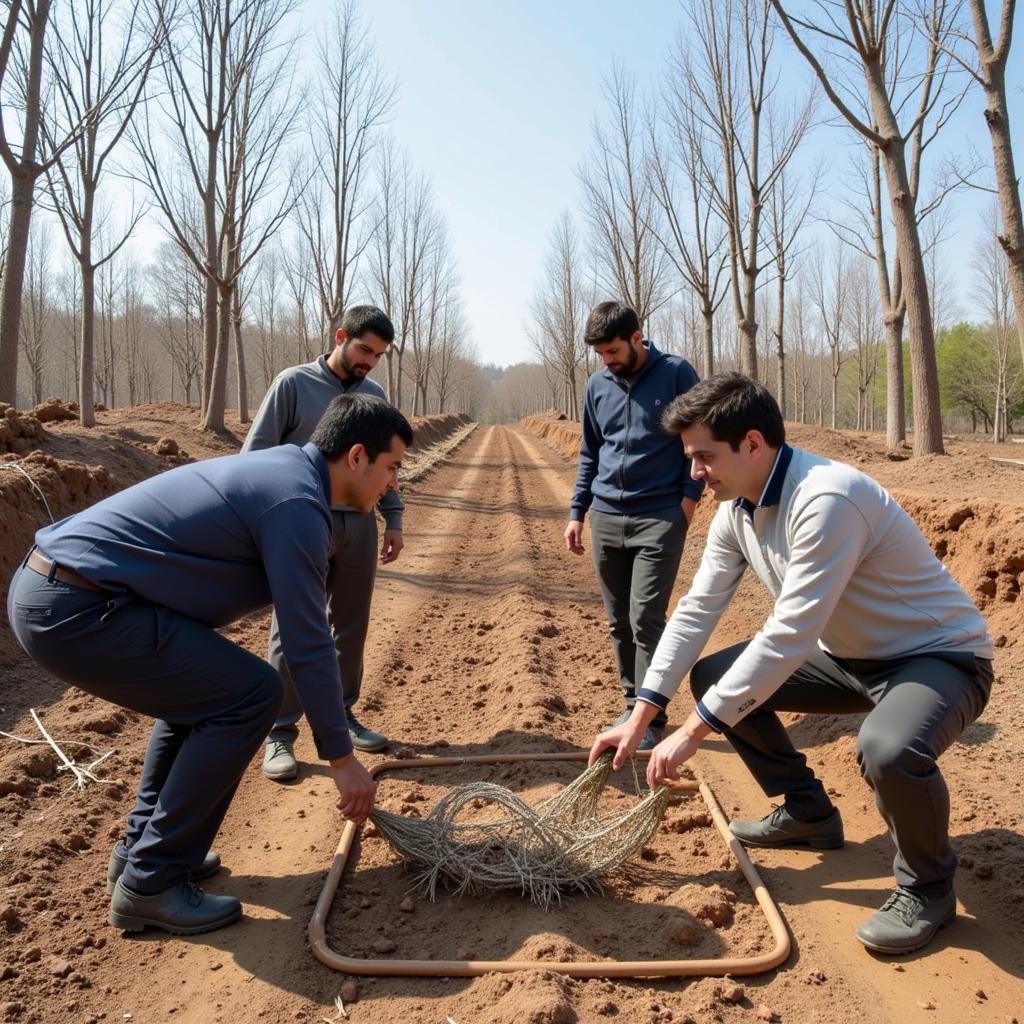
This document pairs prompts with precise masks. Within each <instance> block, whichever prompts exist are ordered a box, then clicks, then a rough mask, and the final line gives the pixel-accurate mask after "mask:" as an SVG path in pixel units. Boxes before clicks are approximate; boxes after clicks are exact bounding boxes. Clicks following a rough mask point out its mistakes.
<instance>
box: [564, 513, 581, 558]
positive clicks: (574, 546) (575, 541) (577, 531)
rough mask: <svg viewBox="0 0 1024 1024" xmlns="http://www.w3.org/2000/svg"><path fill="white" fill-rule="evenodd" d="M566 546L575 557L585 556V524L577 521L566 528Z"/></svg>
mask: <svg viewBox="0 0 1024 1024" xmlns="http://www.w3.org/2000/svg"><path fill="white" fill-rule="evenodd" d="M565 546H566V548H567V549H568V550H569V551H571V552H572V553H573V554H574V555H582V554H583V550H584V548H583V524H582V523H578V522H576V521H575V520H574V521H573V522H571V523H569V525H568V526H567V527H566V528H565Z"/></svg>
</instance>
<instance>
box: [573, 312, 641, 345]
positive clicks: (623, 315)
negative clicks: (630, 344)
mask: <svg viewBox="0 0 1024 1024" xmlns="http://www.w3.org/2000/svg"><path fill="white" fill-rule="evenodd" d="M639 330H640V319H639V317H638V316H637V315H636V313H635V312H634V311H633V310H632V309H630V308H629V306H624V305H623V304H622V303H621V302H599V303H598V304H597V305H596V306H595V307H594V308H593V309H592V310H591V311H590V316H588V317H587V326H586V327H585V328H584V329H583V340H584V341H585V342H586V343H587V344H588V345H603V344H604V343H605V342H607V341H616V340H618V339H620V338H621V339H622V340H623V341H629V339H630V338H632V337H633V335H634V334H636V332H637V331H639Z"/></svg>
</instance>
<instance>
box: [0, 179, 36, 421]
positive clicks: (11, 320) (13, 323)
mask: <svg viewBox="0 0 1024 1024" xmlns="http://www.w3.org/2000/svg"><path fill="white" fill-rule="evenodd" d="M35 181H36V179H35V177H34V176H29V175H22V174H19V175H17V176H15V177H12V179H11V201H10V202H11V218H10V221H9V226H8V229H7V255H6V257H5V259H4V276H3V293H2V295H0V402H9V403H10V404H11V405H17V404H18V332H19V330H20V328H21V296H22V291H23V289H24V286H25V260H26V257H27V255H28V235H29V228H30V226H31V221H32V193H33V191H34V187H35Z"/></svg>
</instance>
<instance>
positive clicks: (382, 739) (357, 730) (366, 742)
mask: <svg viewBox="0 0 1024 1024" xmlns="http://www.w3.org/2000/svg"><path fill="white" fill-rule="evenodd" d="M348 731H349V735H350V736H351V737H352V746H353V747H355V748H356V750H363V751H366V753H369V754H372V753H373V752H374V751H377V750H383V749H384V748H385V747H386V746H387V745H388V738H387V736H385V735H384V734H383V733H379V732H374V731H373V730H372V729H367V728H366V726H365V725H363V723H362V722H360V721H359V719H358V718H356V716H355V715H353V714H352V712H351V711H349V712H348Z"/></svg>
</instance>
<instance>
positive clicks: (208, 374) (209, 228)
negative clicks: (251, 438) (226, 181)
mask: <svg viewBox="0 0 1024 1024" xmlns="http://www.w3.org/2000/svg"><path fill="white" fill-rule="evenodd" d="M216 198H217V140H216V138H215V137H214V136H213V135H212V134H211V135H210V136H209V138H208V139H207V149H206V194H205V195H204V196H203V231H204V235H205V245H206V265H205V271H206V301H205V303H204V305H203V332H204V333H203V342H204V343H203V394H202V398H201V399H200V403H201V412H202V422H203V426H204V428H206V418H207V413H208V408H209V405H210V402H211V401H212V399H213V389H214V383H213V381H214V373H215V368H216V364H217V360H218V357H221V358H223V359H225V360H226V357H227V351H226V350H225V352H224V353H223V356H221V354H220V353H219V352H218V348H217V340H218V326H219V325H218V309H217V270H218V266H219V261H220V257H219V254H218V248H217V242H218V238H217V211H216V207H215V202H216ZM222 372H223V373H224V374H225V377H224V382H225V384H226V383H227V365H226V363H225V365H224V366H223V367H222ZM219 401H220V403H221V414H220V415H221V421H222V424H223V416H224V412H223V404H224V394H223V392H221V395H220V399H219ZM208 429H212V428H208Z"/></svg>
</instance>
